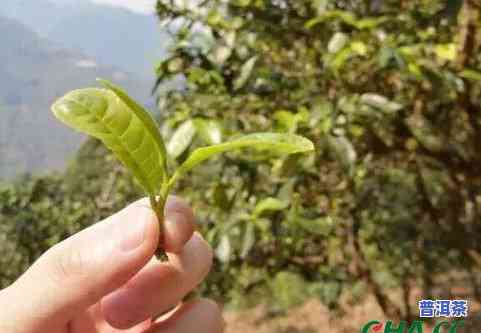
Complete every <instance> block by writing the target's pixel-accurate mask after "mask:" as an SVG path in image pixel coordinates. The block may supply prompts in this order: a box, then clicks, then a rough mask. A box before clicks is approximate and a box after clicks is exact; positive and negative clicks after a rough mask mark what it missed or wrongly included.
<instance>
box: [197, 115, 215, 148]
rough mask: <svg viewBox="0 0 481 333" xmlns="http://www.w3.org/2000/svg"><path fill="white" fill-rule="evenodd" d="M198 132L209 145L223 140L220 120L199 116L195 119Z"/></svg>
mask: <svg viewBox="0 0 481 333" xmlns="http://www.w3.org/2000/svg"><path fill="white" fill-rule="evenodd" d="M194 126H195V128H196V130H197V133H198V134H199V135H200V137H201V138H202V140H204V141H205V142H206V143H208V144H209V145H217V144H219V143H221V142H222V127H221V125H220V124H219V122H218V121H215V120H206V119H201V118H197V119H194Z"/></svg>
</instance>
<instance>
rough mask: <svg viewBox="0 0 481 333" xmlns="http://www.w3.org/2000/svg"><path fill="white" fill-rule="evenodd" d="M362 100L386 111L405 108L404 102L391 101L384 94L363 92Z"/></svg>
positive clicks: (391, 111)
mask: <svg viewBox="0 0 481 333" xmlns="http://www.w3.org/2000/svg"><path fill="white" fill-rule="evenodd" d="M361 102H363V103H364V104H367V105H369V106H372V107H373V108H376V109H379V110H381V111H384V112H386V113H396V112H397V111H400V110H402V108H403V106H402V104H399V103H396V102H393V101H390V100H389V99H387V98H386V97H384V96H382V95H378V94H373V93H366V94H363V95H362V96H361Z"/></svg>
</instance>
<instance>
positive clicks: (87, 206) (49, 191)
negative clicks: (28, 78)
mask: <svg viewBox="0 0 481 333" xmlns="http://www.w3.org/2000/svg"><path fill="white" fill-rule="evenodd" d="M201 4H202V6H185V5H182V6H181V5H179V4H178V2H176V1H163V0H159V1H158V4H157V7H158V15H159V18H160V20H161V21H162V22H164V24H165V25H166V26H167V27H168V28H169V31H170V34H171V38H172V39H173V40H174V43H173V47H172V50H171V54H170V56H169V57H168V58H167V59H165V60H163V61H161V62H160V63H159V65H158V68H157V74H158V86H161V87H165V85H166V84H168V83H170V82H172V81H174V82H178V81H181V82H183V84H181V85H180V87H181V88H176V89H174V88H170V89H165V88H163V89H161V91H162V92H161V93H159V94H158V95H159V98H158V106H159V110H160V113H159V114H158V117H159V121H160V124H161V128H162V131H163V133H165V134H166V137H169V136H170V134H171V133H174V138H183V140H182V142H183V144H182V145H178V147H177V154H176V155H177V160H176V161H172V163H178V162H179V161H181V160H182V159H183V158H185V156H186V153H187V151H189V150H191V149H192V148H194V147H197V146H199V145H203V144H206V143H213V142H218V141H220V140H223V139H224V138H228V137H231V136H233V135H235V134H236V133H239V132H242V133H245V132H252V131H258V130H263V131H264V130H273V131H282V132H292V133H299V134H302V135H305V136H307V137H309V138H310V139H311V140H312V141H314V142H315V144H316V148H317V151H316V153H315V154H313V155H311V156H297V157H290V158H285V159H273V158H271V157H270V156H266V155H262V156H249V158H245V159H244V158H243V157H244V156H243V155H236V156H233V155H228V156H225V157H222V158H218V159H216V160H214V161H213V162H210V163H208V164H207V165H205V166H203V167H201V168H200V170H199V171H197V172H195V173H193V174H192V177H190V178H186V180H184V181H182V183H181V184H180V185H179V186H178V189H177V193H178V194H179V195H181V196H184V197H185V198H187V199H189V200H190V201H191V202H192V205H193V206H194V207H195V210H196V214H197V217H198V222H199V225H200V227H201V228H202V230H203V232H204V234H205V235H206V237H207V238H208V239H209V241H210V242H211V243H212V244H213V246H214V247H215V249H216V257H217V261H216V266H215V272H214V273H213V274H211V275H210V278H209V280H208V281H207V283H206V284H204V285H203V286H202V289H201V292H202V293H204V294H208V295H210V296H213V297H216V298H218V299H220V300H221V301H223V302H225V303H227V304H230V305H232V306H246V305H251V304H254V303H257V302H263V303H269V304H271V306H272V309H274V310H284V309H286V308H288V307H290V306H292V305H295V304H299V303H301V302H302V301H303V300H305V299H306V298H307V297H313V296H314V297H318V298H319V299H320V300H321V301H322V302H323V303H325V304H327V305H328V306H330V307H333V308H335V307H336V306H337V305H338V300H339V298H340V295H341V294H344V295H349V299H350V300H351V301H352V302H357V301H360V300H362V298H363V297H364V296H366V295H373V296H374V297H375V299H376V301H377V302H378V304H379V305H380V307H381V308H382V309H383V311H384V312H385V314H386V315H387V316H389V317H402V318H407V319H409V318H412V317H413V316H416V312H415V311H416V307H415V306H416V304H415V303H414V302H412V297H413V295H419V296H425V297H431V296H432V297H453V296H460V295H462V294H466V295H469V297H473V298H475V299H480V298H481V296H480V295H481V291H480V288H481V281H480V279H481V278H480V277H481V275H480V267H481V243H480V242H479V239H480V236H481V224H480V222H479V221H480V214H481V168H480V167H479V166H480V165H481V145H480V142H481V104H480V101H481V99H480V94H481V86H480V81H481V56H480V55H479V54H480V53H479V51H480V44H481V32H480V31H481V29H480V27H481V22H480V20H481V17H480V14H479V6H480V4H479V3H478V2H477V1H469V0H465V1H440V0H430V1H427V0H416V1H388V0H384V1H383V0H379V1H360V0H353V1H325V0H299V1H287V0H286V1H285V0H229V1H216V0H204V1H201ZM168 86H173V87H179V85H168ZM234 157H235V158H234ZM253 158H254V159H255V160H256V161H255V162H252V160H253ZM124 173H125V172H124V170H123V169H122V168H120V167H118V166H117V164H116V162H115V161H113V158H112V157H111V156H110V155H109V154H108V153H107V152H106V151H104V150H103V148H102V147H101V146H100V144H98V143H97V142H96V141H88V142H87V143H86V144H85V145H84V146H83V147H82V149H81V150H80V151H79V153H78V155H77V158H76V159H75V160H74V161H73V162H72V163H71V165H70V167H69V168H68V170H67V171H66V173H65V174H62V175H54V176H46V177H41V178H32V177H25V178H22V179H19V180H17V181H16V182H14V183H10V184H4V185H2V187H1V189H0V219H1V223H0V283H1V284H2V285H3V286H5V285H8V284H9V283H10V282H11V281H12V280H13V279H14V278H15V277H17V276H18V275H19V274H20V273H21V272H22V271H23V270H24V269H25V268H26V267H27V266H28V265H29V264H31V262H32V261H33V260H34V259H35V258H36V257H38V255H39V254H40V253H41V252H42V251H44V250H45V249H46V248H48V247H49V246H51V245H52V244H54V243H55V242H57V241H59V240H61V239H63V238H65V237H67V236H68V235H69V234H71V233H73V232H75V231H77V230H79V229H80V228H82V227H84V226H86V225H88V224H89V223H92V222H94V221H97V220H98V219H100V218H102V217H103V216H106V215H108V214H110V213H111V212H113V211H114V210H116V209H118V208H120V207H121V206H123V205H125V203H127V202H128V201H132V200H134V199H135V198H137V197H138V196H139V191H138V190H137V187H136V186H135V185H134V184H132V182H131V181H130V180H129V178H127V177H125V176H124ZM457 287H462V288H461V289H460V288H457ZM394 295H396V297H394Z"/></svg>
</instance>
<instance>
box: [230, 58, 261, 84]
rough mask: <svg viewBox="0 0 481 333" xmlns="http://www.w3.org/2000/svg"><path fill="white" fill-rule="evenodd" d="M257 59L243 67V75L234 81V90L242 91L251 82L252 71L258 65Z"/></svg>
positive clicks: (247, 62) (249, 61)
mask: <svg viewBox="0 0 481 333" xmlns="http://www.w3.org/2000/svg"><path fill="white" fill-rule="evenodd" d="M256 61H257V57H252V58H250V59H249V60H247V61H246V63H245V64H244V65H242V69H241V73H240V75H239V77H238V78H237V79H236V80H235V81H234V90H239V89H241V88H242V87H243V86H244V85H245V84H246V83H247V81H248V80H249V78H250V76H251V73H252V70H253V69H254V66H255V64H256Z"/></svg>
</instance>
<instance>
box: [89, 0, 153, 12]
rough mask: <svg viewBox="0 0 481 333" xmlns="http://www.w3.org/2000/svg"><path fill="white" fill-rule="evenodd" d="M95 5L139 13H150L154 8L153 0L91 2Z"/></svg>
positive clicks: (100, 0) (102, 0)
mask: <svg viewBox="0 0 481 333" xmlns="http://www.w3.org/2000/svg"><path fill="white" fill-rule="evenodd" d="M92 2H95V3H101V4H107V5H111V6H119V7H125V8H128V9H131V10H133V11H136V12H139V13H145V14H147V13H152V12H154V8H155V2H156V1H155V0H92Z"/></svg>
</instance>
